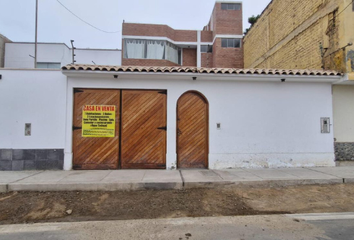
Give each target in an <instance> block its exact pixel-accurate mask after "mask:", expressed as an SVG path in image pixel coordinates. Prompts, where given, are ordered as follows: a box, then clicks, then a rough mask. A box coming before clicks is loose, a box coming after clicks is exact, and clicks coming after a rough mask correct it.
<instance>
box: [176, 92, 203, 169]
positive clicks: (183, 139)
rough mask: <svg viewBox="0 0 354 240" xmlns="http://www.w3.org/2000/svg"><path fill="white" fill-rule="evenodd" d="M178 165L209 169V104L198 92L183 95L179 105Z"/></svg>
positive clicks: (180, 166)
mask: <svg viewBox="0 0 354 240" xmlns="http://www.w3.org/2000/svg"><path fill="white" fill-rule="evenodd" d="M177 165H178V167H179V168H207V167H208V104H207V102H206V100H205V99H204V97H202V96H201V95H199V94H198V93H196V92H187V93H185V94H183V95H182V96H181V97H180V99H179V100H178V103H177Z"/></svg>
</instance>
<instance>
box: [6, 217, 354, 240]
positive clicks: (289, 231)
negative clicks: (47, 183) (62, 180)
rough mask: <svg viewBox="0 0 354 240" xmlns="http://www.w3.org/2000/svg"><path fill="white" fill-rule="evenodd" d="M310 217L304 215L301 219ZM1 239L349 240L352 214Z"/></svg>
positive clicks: (353, 235)
mask: <svg viewBox="0 0 354 240" xmlns="http://www.w3.org/2000/svg"><path fill="white" fill-rule="evenodd" d="M307 216H310V217H307ZM0 239H1V240H25V239H26V240H29V239H35V240H44V239H45V240H47V239H51V240H64V239H65V240H68V239H70V240H81V239H82V240H91V239H105V240H106V239H107V240H110V239H114V240H116V239H119V240H124V239H176V240H194V239H203V240H214V239H222V240H228V239H230V240H231V239H232V240H235V239H239V240H241V239H244V240H249V239H262V240H278V239H279V240H285V239H289V240H292V239H294V240H299V239H304V240H307V239H316V240H324V239H326V240H327V239H336V240H350V239H354V214H353V213H347V214H339V215H336V214H317V215H316V216H315V217H313V215H288V216H285V215H267V216H240V217H211V218H174V219H155V220H128V221H126V220H124V221H101V222H71V223H44V224H28V225H2V226H0Z"/></svg>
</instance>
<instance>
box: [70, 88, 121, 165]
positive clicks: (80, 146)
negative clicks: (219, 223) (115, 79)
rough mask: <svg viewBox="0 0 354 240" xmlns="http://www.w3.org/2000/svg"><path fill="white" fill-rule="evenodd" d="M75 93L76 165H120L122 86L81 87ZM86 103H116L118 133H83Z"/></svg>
mask: <svg viewBox="0 0 354 240" xmlns="http://www.w3.org/2000/svg"><path fill="white" fill-rule="evenodd" d="M80 91H82V92H76V93H75V94H74V120H73V123H74V127H77V128H78V129H76V130H73V165H74V169H117V168H118V159H119V119H120V116H119V114H120V90H98V89H81V90H80ZM85 105H114V106H115V108H116V110H115V114H116V115H115V120H116V121H115V137H100V138H96V137H92V138H91V137H82V130H81V127H82V111H83V108H84V106H85Z"/></svg>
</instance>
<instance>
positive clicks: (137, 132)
mask: <svg viewBox="0 0 354 240" xmlns="http://www.w3.org/2000/svg"><path fill="white" fill-rule="evenodd" d="M166 96H167V95H166V91H135V90H123V93H122V142H121V148H122V149H121V150H122V156H121V166H122V168H163V169H164V168H166Z"/></svg>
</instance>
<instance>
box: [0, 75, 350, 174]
mask: <svg viewBox="0 0 354 240" xmlns="http://www.w3.org/2000/svg"><path fill="white" fill-rule="evenodd" d="M0 74H1V75H2V79H1V80H0V102H1V103H2V104H0V113H1V116H2V117H1V119H0V148H13V149H63V148H65V163H64V164H65V169H67V170H68V169H71V166H72V118H73V116H72V114H73V88H116V89H167V91H168V94H167V111H168V112H167V127H168V129H167V168H168V169H171V168H173V167H175V166H176V105H177V100H178V98H179V97H180V96H181V95H182V94H183V93H184V92H186V91H189V90H197V91H199V92H201V93H202V94H203V95H204V96H205V97H206V98H207V99H208V101H209V124H210V125H209V167H210V168H211V169H223V168H236V167H295V166H298V167H299V166H333V165H334V150H333V131H332V130H333V129H332V128H331V133H330V134H321V129H320V118H321V117H330V118H331V119H332V93H331V84H330V83H301V82H285V83H281V82H280V81H279V82H246V81H234V80H227V81H226V80H225V81H222V80H201V79H199V78H198V80H197V81H192V80H191V78H190V77H185V76H184V75H181V76H180V77H166V76H162V77H161V76H157V75H152V76H145V75H141V76H136V75H120V76H119V78H118V79H114V78H113V76H112V75H109V74H88V75H85V76H81V77H80V76H78V77H76V76H75V77H74V76H69V77H68V81H66V76H65V75H63V74H62V73H61V72H60V71H55V70H52V71H49V70H6V69H2V70H0ZM245 80H247V78H246V77H245ZM265 80H266V79H265ZM348 94H349V93H348ZM348 107H349V105H348ZM25 123H31V124H32V136H30V137H26V136H25V135H24V127H25ZM217 123H221V130H217V128H216V124H217Z"/></svg>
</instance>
